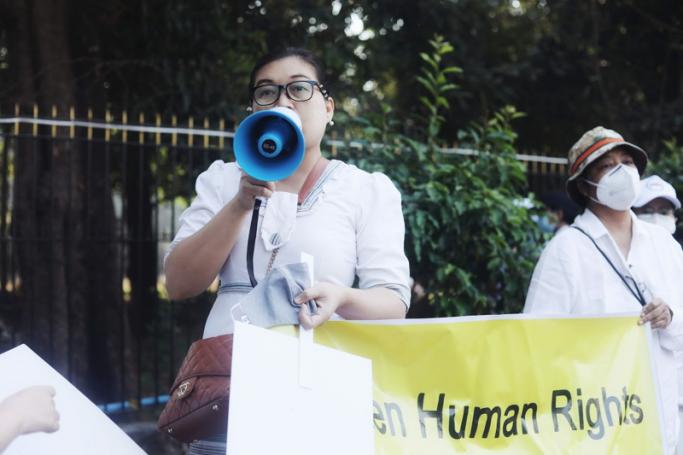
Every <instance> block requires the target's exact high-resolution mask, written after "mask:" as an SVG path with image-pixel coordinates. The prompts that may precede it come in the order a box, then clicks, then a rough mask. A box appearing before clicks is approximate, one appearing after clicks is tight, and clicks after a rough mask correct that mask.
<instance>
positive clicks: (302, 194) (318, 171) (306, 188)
mask: <svg viewBox="0 0 683 455" xmlns="http://www.w3.org/2000/svg"><path fill="white" fill-rule="evenodd" d="M327 163H329V161H328V160H327V158H324V157H323V156H320V157H319V158H318V160H317V161H316V162H315V164H314V165H313V169H311V172H309V173H308V176H307V177H306V180H305V181H304V184H303V185H302V187H301V190H300V191H299V202H300V203H301V202H302V201H303V200H304V199H306V196H308V193H310V191H311V189H312V188H313V185H314V184H315V183H316V182H317V181H318V179H319V178H320V176H321V175H322V173H323V171H324V170H325V168H326V167H327ZM260 209H261V199H258V198H257V199H255V200H254V210H253V211H252V213H251V223H250V224H249V238H248V239H247V272H248V273H249V281H250V282H251V286H252V287H256V285H257V284H258V282H257V281H256V276H254V244H255V243H256V231H257V227H258V214H259V210H260ZM278 250H279V248H275V249H274V250H273V253H272V254H271V256H270V262H269V263H268V268H267V269H266V275H267V274H268V273H270V270H271V268H272V267H273V262H274V261H275V256H276V255H277V252H278Z"/></svg>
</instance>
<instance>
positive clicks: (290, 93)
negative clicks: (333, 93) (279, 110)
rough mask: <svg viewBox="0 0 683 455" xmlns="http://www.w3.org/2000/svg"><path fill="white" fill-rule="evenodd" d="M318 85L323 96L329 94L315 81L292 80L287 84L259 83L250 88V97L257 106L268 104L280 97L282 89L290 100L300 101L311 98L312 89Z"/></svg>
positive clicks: (325, 96) (273, 102)
mask: <svg viewBox="0 0 683 455" xmlns="http://www.w3.org/2000/svg"><path fill="white" fill-rule="evenodd" d="M315 87H318V89H319V90H320V93H322V94H323V97H324V98H325V99H327V97H328V96H329V95H328V93H327V90H325V88H324V87H323V85H322V84H319V83H318V82H316V81H294V82H290V83H289V84H285V85H279V84H261V85H257V86H256V87H254V88H252V89H251V99H252V100H253V101H254V103H256V104H258V105H259V106H270V105H271V104H275V103H276V102H277V100H279V99H280V94H281V93H282V90H284V91H285V94H286V95H287V98H289V99H290V100H292V101H297V102H302V101H308V100H310V99H311V98H313V91H314V89H315Z"/></svg>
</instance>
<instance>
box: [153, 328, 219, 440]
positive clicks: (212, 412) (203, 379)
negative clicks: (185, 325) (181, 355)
mask: <svg viewBox="0 0 683 455" xmlns="http://www.w3.org/2000/svg"><path fill="white" fill-rule="evenodd" d="M231 365H232V334H229V335H221V336H217V337H212V338H206V339H203V340H197V341H195V342H194V343H192V346H190V349H189V350H188V351H187V355H186V356H185V360H183V364H182V365H181V366H180V371H179V372H178V375H177V376H176V379H175V382H174V383H173V386H172V387H171V391H170V393H169V399H168V402H167V403H166V406H165V407H164V410H163V411H162V412H161V415H160V416H159V422H158V427H159V430H161V431H163V432H165V433H167V434H169V435H170V436H172V437H174V438H175V439H177V440H179V441H181V442H192V441H194V440H197V439H203V438H206V437H209V436H214V435H216V434H221V433H225V432H226V431H227V429H228V401H229V397H230V369H231Z"/></svg>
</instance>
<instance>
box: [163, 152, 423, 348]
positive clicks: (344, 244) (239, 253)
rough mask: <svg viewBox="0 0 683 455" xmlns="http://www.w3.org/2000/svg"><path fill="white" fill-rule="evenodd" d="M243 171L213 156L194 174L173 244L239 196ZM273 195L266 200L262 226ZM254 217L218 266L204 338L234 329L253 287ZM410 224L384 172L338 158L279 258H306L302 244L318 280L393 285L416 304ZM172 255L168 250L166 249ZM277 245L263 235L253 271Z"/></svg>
mask: <svg viewBox="0 0 683 455" xmlns="http://www.w3.org/2000/svg"><path fill="white" fill-rule="evenodd" d="M240 176H241V171H240V169H239V167H238V166H237V165H236V164H235V163H225V162H223V161H220V160H219V161H215V162H214V163H212V164H211V166H210V167H209V168H208V169H207V170H206V171H205V172H203V173H202V174H201V175H200V176H199V177H198V178H197V182H196V191H197V197H196V198H195V199H194V200H193V202H192V204H191V206H190V207H189V208H188V209H187V210H185V211H184V212H183V214H182V216H181V218H180V226H179V228H178V233H177V234H176V236H175V238H174V239H173V242H172V243H171V246H170V247H169V252H170V251H171V250H172V249H173V248H174V247H175V246H176V245H177V244H178V243H179V242H180V241H181V240H183V239H185V238H187V237H189V236H191V235H192V234H194V233H195V232H197V231H198V230H199V229H201V228H202V227H203V226H204V225H205V224H206V223H208V222H209V220H211V218H212V217H213V216H214V215H215V214H216V213H218V212H219V211H220V210H221V209H222V208H223V206H225V204H227V203H228V202H229V201H230V200H231V199H233V198H234V197H235V195H236V194H237V191H238V188H239V181H240ZM267 210H268V201H267V200H266V201H265V202H264V204H263V205H262V206H261V210H260V217H259V227H258V229H259V234H260V228H261V223H262V221H263V216H264V214H265V211H267ZM249 224H250V217H249V218H248V219H247V220H246V222H245V223H244V224H243V225H242V231H241V233H240V236H239V238H238V240H237V243H236V244H235V246H234V247H233V249H232V251H231V253H230V255H229V256H228V257H227V258H226V261H225V263H224V264H223V266H222V268H221V270H220V272H219V279H220V282H221V288H220V290H219V293H218V297H217V298H216V301H215V303H214V305H213V307H212V309H211V312H210V314H209V317H208V319H207V321H206V325H205V327H204V338H208V337H211V336H216V335H221V334H224V333H231V332H232V331H233V327H234V325H233V320H232V316H231V313H230V310H231V309H232V307H233V306H234V305H235V304H236V303H238V302H239V300H240V299H241V296H242V295H243V294H244V293H246V292H249V291H250V290H251V285H250V283H249V274H248V272H247V265H246V258H247V241H248V235H249ZM404 233H405V227H404V222H403V212H402V210H401V195H400V193H399V192H398V190H397V189H396V187H394V185H393V183H391V181H390V180H389V179H388V178H387V177H386V176H385V175H384V174H381V173H378V172H376V173H372V174H370V173H368V172H365V171H362V170H360V169H358V168H356V167H355V166H351V165H347V164H344V163H342V162H341V161H337V160H332V161H330V163H329V164H328V165H327V168H326V169H325V171H324V172H323V174H322V175H321V176H320V178H319V179H318V181H317V182H316V184H315V185H314V186H313V188H312V189H311V191H310V192H309V194H308V196H306V199H305V200H304V202H303V203H302V204H301V205H300V206H299V207H298V209H297V217H296V225H295V227H294V232H293V234H292V237H291V238H290V240H289V241H288V242H287V243H285V244H284V246H282V247H281V248H280V250H279V252H278V253H277V256H276V259H275V261H274V264H273V266H274V267H276V266H278V265H280V264H290V263H296V262H300V256H301V253H302V252H305V253H308V254H311V255H313V256H314V258H315V267H314V269H315V270H314V272H315V280H316V281H326V282H330V283H334V284H338V285H341V286H348V287H351V286H352V285H353V284H354V280H355V277H356V276H357V277H358V282H357V285H358V287H359V288H361V289H367V288H372V287H376V286H383V287H387V288H389V289H391V290H393V291H395V292H397V293H398V295H399V297H400V298H401V300H402V301H403V303H404V304H405V305H406V308H407V307H408V305H409V304H410V287H409V279H410V277H409V270H408V259H407V258H406V256H405V253H404V250H403V241H404ZM167 257H168V253H167ZM270 258H271V252H270V251H266V249H265V246H264V243H263V240H262V239H261V236H260V235H257V237H256V244H255V248H254V274H255V276H256V279H257V280H258V281H260V280H261V279H262V278H263V276H264V275H265V272H266V268H267V267H268V262H269V260H270Z"/></svg>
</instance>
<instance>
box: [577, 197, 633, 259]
mask: <svg viewBox="0 0 683 455" xmlns="http://www.w3.org/2000/svg"><path fill="white" fill-rule="evenodd" d="M588 208H589V209H590V211H591V212H593V213H594V214H595V216H597V217H598V218H599V219H600V221H601V222H602V224H603V226H605V228H606V229H607V232H609V233H610V235H611V236H612V238H613V239H614V241H615V242H616V244H617V246H618V247H619V250H621V254H622V255H623V256H624V258H626V257H628V253H629V251H630V249H631V238H632V236H633V220H632V218H631V213H630V212H631V211H630V210H614V209H611V208H609V207H606V206H604V205H601V204H597V203H595V202H592V201H591V203H590V204H589V205H588Z"/></svg>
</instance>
